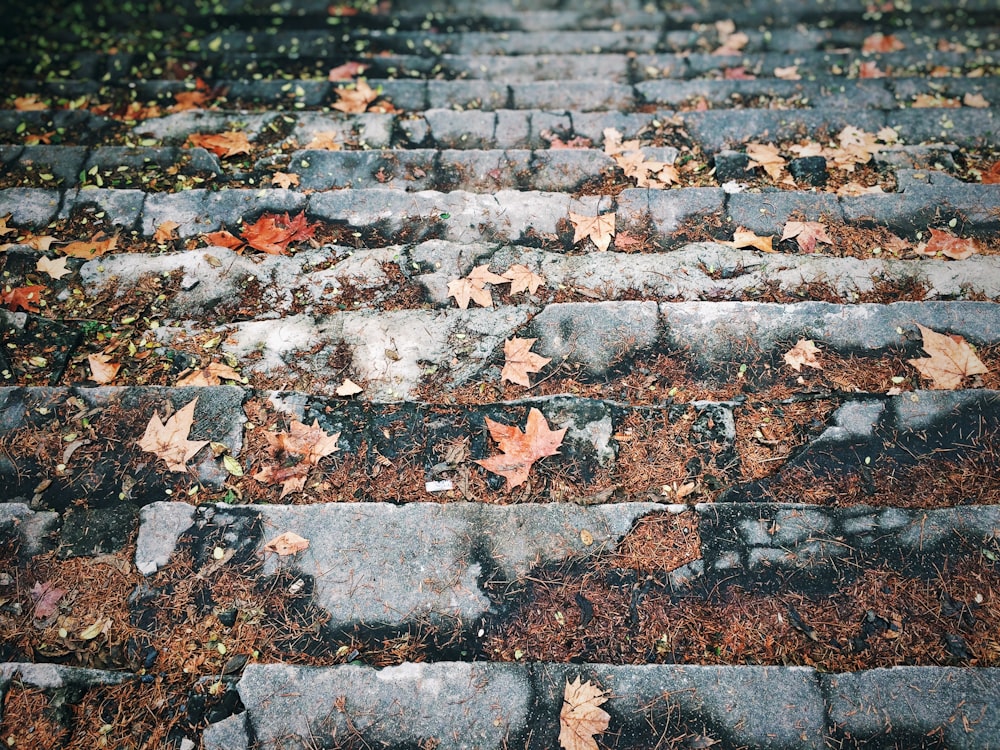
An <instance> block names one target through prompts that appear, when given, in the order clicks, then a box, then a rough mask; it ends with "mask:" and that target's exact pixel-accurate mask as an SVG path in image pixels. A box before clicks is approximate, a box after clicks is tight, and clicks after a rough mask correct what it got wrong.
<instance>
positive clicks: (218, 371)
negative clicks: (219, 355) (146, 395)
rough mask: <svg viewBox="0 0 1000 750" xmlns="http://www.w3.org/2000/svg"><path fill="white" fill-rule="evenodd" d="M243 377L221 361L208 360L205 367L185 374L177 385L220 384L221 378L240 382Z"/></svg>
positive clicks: (202, 385)
mask: <svg viewBox="0 0 1000 750" xmlns="http://www.w3.org/2000/svg"><path fill="white" fill-rule="evenodd" d="M242 379H243V377H242V376H241V375H240V374H239V373H238V372H236V370H234V369H233V368H232V367H230V366H229V365H227V364H223V363H222V362H210V363H209V364H208V366H207V367H202V368H200V369H197V370H195V371H194V372H192V373H190V374H188V375H185V376H184V377H183V378H181V379H180V380H178V381H177V383H176V385H177V386H178V387H184V386H201V387H204V386H209V385H221V384H222V381H223V380H235V381H236V382H237V383H239V382H242Z"/></svg>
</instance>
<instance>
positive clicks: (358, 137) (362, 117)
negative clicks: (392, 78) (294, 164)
mask: <svg viewBox="0 0 1000 750" xmlns="http://www.w3.org/2000/svg"><path fill="white" fill-rule="evenodd" d="M395 121H396V117H395V115H390V114H382V113H378V112H365V113H362V114H356V115H344V114H342V113H336V114H334V113H325V112H300V113H299V114H297V115H296V119H295V128H294V129H293V130H292V134H291V137H292V138H294V139H295V142H296V143H297V144H298V145H299V146H300V147H305V146H306V145H307V144H308V143H309V142H310V141H311V140H312V139H313V138H314V137H315V136H316V134H317V133H322V132H333V133H336V137H337V140H338V142H344V143H356V144H357V145H358V146H360V147H361V148H376V149H377V148H388V147H389V146H390V145H392V130H393V125H394V123H395Z"/></svg>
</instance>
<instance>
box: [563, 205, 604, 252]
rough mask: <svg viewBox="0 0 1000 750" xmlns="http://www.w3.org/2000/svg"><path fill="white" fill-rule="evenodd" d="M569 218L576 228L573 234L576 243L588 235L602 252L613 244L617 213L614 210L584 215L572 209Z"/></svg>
mask: <svg viewBox="0 0 1000 750" xmlns="http://www.w3.org/2000/svg"><path fill="white" fill-rule="evenodd" d="M569 220H570V221H571V222H573V227H574V229H575V230H576V231H575V233H574V234H573V244H574V245H576V244H577V243H579V242H580V241H581V240H584V239H586V238H587V237H589V238H590V241H591V242H593V243H594V247H596V248H597V249H598V250H600V251H601V252H604V251H605V250H607V249H608V247H609V246H610V245H611V238H612V237H614V236H615V214H614V213H613V212H612V213H606V214H598V215H597V216H583V215H581V214H575V213H573V212H572V211H570V212H569Z"/></svg>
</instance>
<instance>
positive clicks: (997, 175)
mask: <svg viewBox="0 0 1000 750" xmlns="http://www.w3.org/2000/svg"><path fill="white" fill-rule="evenodd" d="M981 179H982V181H983V184H984V185H1000V161H995V162H993V164H991V165H990V166H989V167H988V168H987V169H986V170H985V171H984V172H983V174H982V177H981Z"/></svg>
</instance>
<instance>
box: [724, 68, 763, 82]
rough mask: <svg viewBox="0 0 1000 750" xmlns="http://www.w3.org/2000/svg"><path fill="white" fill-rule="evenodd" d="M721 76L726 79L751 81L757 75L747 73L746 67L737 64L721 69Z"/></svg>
mask: <svg viewBox="0 0 1000 750" xmlns="http://www.w3.org/2000/svg"><path fill="white" fill-rule="evenodd" d="M722 78H723V79H724V80H726V81H753V80H756V78H757V76H755V75H754V74H753V73H747V69H746V67H745V66H743V65H739V66H737V67H735V68H725V69H724V70H723V71H722Z"/></svg>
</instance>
